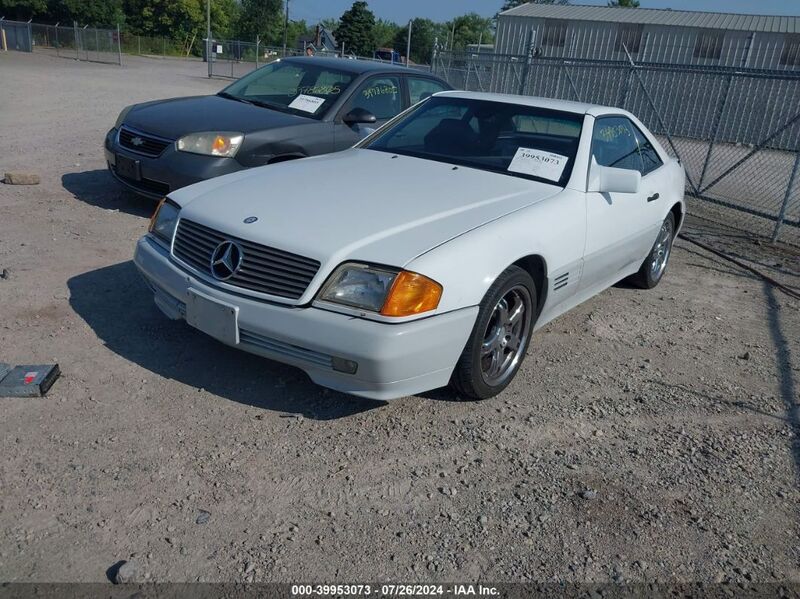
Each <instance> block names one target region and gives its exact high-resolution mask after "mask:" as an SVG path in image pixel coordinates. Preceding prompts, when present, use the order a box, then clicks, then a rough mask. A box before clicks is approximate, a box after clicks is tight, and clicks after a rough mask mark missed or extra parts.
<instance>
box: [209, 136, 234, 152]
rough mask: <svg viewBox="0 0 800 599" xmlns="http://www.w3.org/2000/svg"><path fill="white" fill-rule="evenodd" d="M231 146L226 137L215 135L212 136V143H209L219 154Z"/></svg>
mask: <svg viewBox="0 0 800 599" xmlns="http://www.w3.org/2000/svg"><path fill="white" fill-rule="evenodd" d="M230 148H231V142H230V140H229V139H228V138H226V137H222V136H221V135H217V136H216V137H215V138H214V143H213V144H211V149H212V150H213V151H214V152H217V153H219V154H225V153H226V152H227V151H228V150H230Z"/></svg>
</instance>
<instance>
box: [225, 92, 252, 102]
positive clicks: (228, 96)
mask: <svg viewBox="0 0 800 599" xmlns="http://www.w3.org/2000/svg"><path fill="white" fill-rule="evenodd" d="M217 95H218V96H219V97H220V98H227V99H228V100H236V101H237V102H244V103H245V104H254V102H253V101H251V100H245V99H244V98H240V97H239V96H234V95H233V94H229V93H228V92H219V93H218V94H217Z"/></svg>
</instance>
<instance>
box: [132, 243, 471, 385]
mask: <svg viewBox="0 0 800 599" xmlns="http://www.w3.org/2000/svg"><path fill="white" fill-rule="evenodd" d="M134 262H135V264H136V266H137V267H138V269H139V271H140V272H141V274H142V275H143V276H144V278H145V280H146V281H147V283H148V285H149V286H150V288H151V289H152V290H153V293H154V299H155V302H156V304H157V305H158V306H159V308H161V310H162V311H163V312H164V313H165V314H166V315H167V316H169V317H170V318H173V319H185V317H186V301H187V297H188V293H189V290H190V289H191V290H193V291H194V292H199V293H201V294H203V295H205V296H207V297H209V298H212V299H214V300H217V301H220V302H223V303H225V304H231V305H235V306H236V307H237V308H238V327H239V342H238V343H235V344H234V343H229V344H230V345H233V346H234V347H238V348H240V349H242V350H244V351H247V352H250V353H254V354H258V355H261V356H264V357H266V358H271V359H273V360H276V361H278V362H283V363H286V364H291V365H293V366H297V367H299V368H301V369H302V370H304V371H305V372H306V373H307V374H308V375H309V376H310V377H311V380H313V381H314V382H315V383H317V384H318V385H322V386H324V387H330V388H331V389H335V390H337V391H342V392H344V393H351V394H353V395H359V396H361V397H368V398H371V399H380V400H387V399H394V398H397V397H404V396H407V395H413V394H415V393H420V392H422V391H428V390H430V389H436V388H438V387H443V386H445V385H447V384H448V382H449V380H450V375H451V374H452V372H453V368H454V367H455V364H456V362H457V361H458V358H459V356H460V355H461V352H462V350H463V348H464V345H466V342H467V338H468V337H469V334H470V332H471V331H472V327H473V325H474V323H475V319H476V317H477V314H478V308H477V307H470V308H464V309H461V310H456V311H454V312H448V313H446V314H440V315H437V316H432V317H430V318H424V319H422V320H417V321H413V322H405V323H401V324H386V323H380V322H375V321H371V320H365V319H361V318H354V317H352V316H347V315H344V314H339V313H336V312H330V311H328V310H322V309H319V308H314V307H287V306H281V305H276V304H270V303H267V302H261V301H256V300H252V299H249V298H245V297H242V296H238V295H234V294H231V293H228V292H225V291H222V290H220V289H218V288H216V287H213V286H211V285H208V284H207V283H205V282H204V281H202V280H199V279H197V278H195V277H194V276H192V275H191V274H189V273H188V272H185V271H184V270H183V269H181V268H180V267H178V266H177V265H176V264H175V263H173V262H172V261H171V260H170V257H169V253H168V251H167V250H166V249H164V248H163V247H162V246H160V245H159V244H158V243H157V242H156V241H154V240H153V238H152V237H150V236H145V237H143V238H142V239H140V240H139V243H138V244H137V246H136V253H135V256H134ZM342 361H350V362H355V363H356V364H357V365H358V367H357V370H356V372H355V374H347V373H346V372H341V371H339V370H337V369H336V368H337V365H338V364H341V363H342Z"/></svg>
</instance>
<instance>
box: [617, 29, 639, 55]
mask: <svg viewBox="0 0 800 599" xmlns="http://www.w3.org/2000/svg"><path fill="white" fill-rule="evenodd" d="M641 45H642V26H641V25H631V24H627V23H626V24H624V25H619V26H618V27H617V39H616V41H615V42H614V49H615V50H616V51H617V52H625V48H627V49H628V52H630V53H631V54H638V53H639V48H640V47H641Z"/></svg>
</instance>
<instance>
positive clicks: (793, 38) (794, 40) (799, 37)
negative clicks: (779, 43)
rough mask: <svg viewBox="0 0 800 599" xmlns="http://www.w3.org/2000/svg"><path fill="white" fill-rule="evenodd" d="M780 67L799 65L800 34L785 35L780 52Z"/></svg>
mask: <svg viewBox="0 0 800 599" xmlns="http://www.w3.org/2000/svg"><path fill="white" fill-rule="evenodd" d="M780 65H781V66H782V67H800V34H797V33H794V34H791V35H787V36H786V39H785V40H784V42H783V52H781V62H780Z"/></svg>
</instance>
